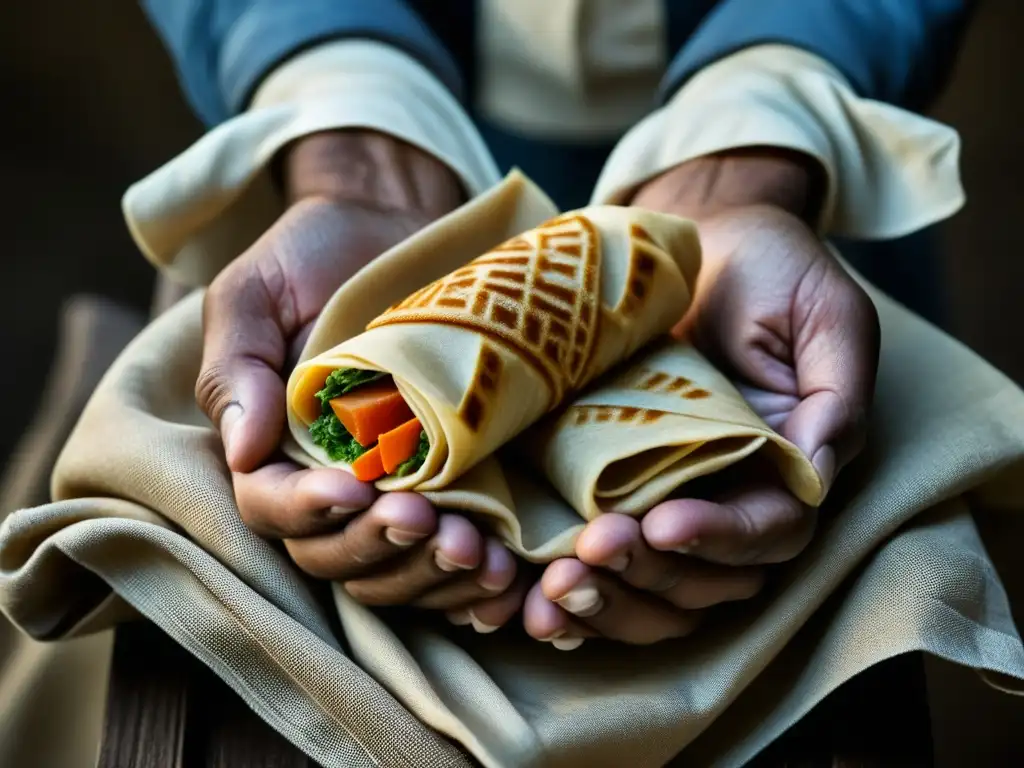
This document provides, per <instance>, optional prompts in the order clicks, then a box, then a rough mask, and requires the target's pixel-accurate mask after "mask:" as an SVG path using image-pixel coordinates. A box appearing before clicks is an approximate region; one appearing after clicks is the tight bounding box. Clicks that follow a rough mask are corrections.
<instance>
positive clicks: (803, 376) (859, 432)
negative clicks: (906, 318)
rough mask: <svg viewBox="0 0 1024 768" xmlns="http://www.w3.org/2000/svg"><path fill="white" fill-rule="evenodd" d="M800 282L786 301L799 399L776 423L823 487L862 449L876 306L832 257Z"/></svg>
mask: <svg viewBox="0 0 1024 768" xmlns="http://www.w3.org/2000/svg"><path fill="white" fill-rule="evenodd" d="M819 261H820V263H819V264H817V265H816V266H815V267H814V268H812V269H811V270H809V271H808V274H807V275H806V276H805V277H804V279H803V280H802V281H801V283H800V286H799V288H798V290H797V293H796V298H795V301H794V304H793V319H794V331H795V334H794V336H795V338H794V363H795V368H796V373H797V378H798V380H799V382H800V386H799V394H800V398H801V402H800V404H799V405H798V406H797V407H796V408H795V409H794V410H793V413H792V414H791V415H790V417H789V419H788V420H787V421H786V423H785V425H784V426H783V428H782V432H783V434H784V435H785V436H786V437H787V438H789V439H790V440H792V441H793V442H794V443H795V444H796V445H797V446H798V447H799V448H800V449H801V450H802V451H803V452H804V453H805V454H806V455H807V456H808V457H810V459H811V461H812V463H813V464H814V466H815V468H816V469H817V470H818V473H819V474H820V475H821V476H822V479H823V480H824V481H825V484H826V488H827V487H828V486H829V485H831V483H832V481H833V479H834V477H835V474H836V473H837V472H838V470H839V469H840V468H841V467H842V466H843V465H844V464H845V463H847V462H848V461H849V460H850V459H851V458H853V456H855V455H856V454H857V453H858V452H859V451H860V450H861V448H862V447H863V441H864V434H865V431H866V422H867V413H868V411H869V409H870V406H871V401H872V397H873V394H874V387H875V374H876V371H877V369H878V354H879V339H880V331H879V324H878V312H877V310H876V309H875V306H874V304H873V303H872V302H871V299H870V298H869V297H868V295H867V294H866V293H865V292H864V291H863V289H861V287H860V286H859V285H857V283H856V282H854V280H853V279H852V278H851V277H850V276H849V275H848V274H847V273H846V271H845V270H844V269H843V268H842V266H841V265H840V264H838V262H836V261H835V260H834V259H832V258H828V259H821V260H819Z"/></svg>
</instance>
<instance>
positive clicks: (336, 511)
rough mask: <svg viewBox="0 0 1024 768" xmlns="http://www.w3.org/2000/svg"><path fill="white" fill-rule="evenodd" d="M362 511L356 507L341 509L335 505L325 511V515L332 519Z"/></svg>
mask: <svg viewBox="0 0 1024 768" xmlns="http://www.w3.org/2000/svg"><path fill="white" fill-rule="evenodd" d="M362 511H363V510H362V509H360V508H358V507H341V506H338V505H335V506H333V507H331V508H330V509H328V510H327V514H328V515H331V516H332V517H348V516H349V515H354V514H355V513H356V512H362Z"/></svg>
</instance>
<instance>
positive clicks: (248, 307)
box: [196, 131, 521, 624]
mask: <svg viewBox="0 0 1024 768" xmlns="http://www.w3.org/2000/svg"><path fill="white" fill-rule="evenodd" d="M280 169H281V171H282V180H283V182H284V188H285V192H286V195H287V199H288V202H289V207H288V209H287V210H286V211H285V213H284V214H283V215H282V216H281V218H280V219H279V220H278V221H277V222H276V223H275V224H274V225H273V226H272V227H271V228H270V229H269V230H268V231H267V232H266V233H265V234H264V235H263V237H261V238H260V239H259V240H258V241H257V242H256V243H254V244H253V245H252V247H251V248H250V249H249V250H248V251H247V252H246V253H244V254H242V255H241V256H239V257H238V258H237V259H235V261H233V262H232V263H231V264H230V265H229V266H228V267H227V268H225V270H224V271H223V272H222V273H221V274H220V275H218V277H217V278H216V280H214V282H213V283H212V284H211V285H210V288H209V291H208V292H207V295H206V300H205V304H204V312H203V320H204V341H203V362H202V369H201V373H200V375H199V379H198V383H197V385H196V397H197V400H198V402H199V405H200V406H201V407H202V409H203V410H204V411H205V412H206V413H207V415H208V416H209V417H210V419H211V420H212V421H213V422H214V423H215V424H217V425H218V427H219V429H220V432H221V436H222V438H223V441H224V448H225V453H226V457H227V462H228V466H229V467H230V469H231V471H232V477H233V482H234V488H235V496H236V499H237V502H238V506H239V510H240V512H241V515H242V518H243V520H244V521H245V522H246V523H247V524H248V525H249V526H250V527H251V528H252V529H253V530H255V531H256V532H257V533H259V534H261V535H263V536H266V537H268V538H280V539H284V540H285V545H286V547H287V548H288V551H289V552H290V554H291V556H292V557H293V559H294V560H295V562H296V564H297V565H298V566H299V567H300V568H302V569H303V570H305V571H306V572H308V573H310V574H311V575H313V576H316V577H321V578H325V579H335V580H339V581H342V582H344V583H345V584H346V587H347V588H348V590H349V592H350V593H351V594H353V595H354V596H355V597H356V598H357V599H359V600H362V601H364V602H367V603H373V604H378V605H380V604H398V603H411V604H414V605H420V606H424V607H431V608H441V609H464V608H466V607H467V606H470V605H472V604H474V602H475V601H477V600H480V599H488V602H487V603H486V604H484V605H481V606H479V610H480V617H479V621H484V622H487V623H493V624H501V623H504V621H505V620H506V619H507V617H508V616H509V615H511V614H512V613H514V612H515V610H517V608H518V605H519V604H520V603H521V595H520V596H519V597H516V596H515V595H514V594H510V595H509V596H505V595H504V593H505V592H506V590H507V588H508V586H509V585H510V584H511V583H512V582H513V579H514V577H515V572H516V563H515V560H514V559H513V558H512V556H511V555H510V554H509V552H508V551H507V550H506V549H505V548H504V547H503V546H501V545H500V544H499V543H498V542H496V541H494V540H489V539H488V540H485V539H484V537H483V536H482V535H481V534H480V533H479V532H478V531H477V530H476V528H475V527H474V526H473V525H472V524H470V523H469V522H468V521H466V520H465V519H464V518H462V517H460V516H457V515H444V514H442V515H439V514H438V513H437V512H436V511H435V510H434V509H433V508H432V507H431V505H430V504H429V503H427V501H426V500H425V499H423V498H422V497H420V496H418V495H416V494H387V495H384V496H380V497H378V495H377V493H376V491H375V489H374V488H373V486H371V485H367V484H364V483H360V482H359V481H357V480H356V479H355V478H354V477H353V476H352V475H350V474H349V473H347V472H343V471H339V470H335V469H302V468H300V467H298V466H296V465H295V464H292V463H290V462H288V461H284V460H281V459H280V457H278V456H277V455H276V448H277V445H278V444H279V441H280V438H281V436H282V431H283V429H284V428H285V382H284V380H285V378H286V376H287V371H288V370H289V368H290V367H291V365H292V364H294V362H295V357H296V356H297V354H298V352H299V351H300V349H301V346H302V343H303V341H304V340H305V338H306V336H307V334H308V332H309V329H310V328H311V326H312V324H313V322H314V321H315V320H316V318H317V316H318V315H319V313H320V311H321V310H322V309H323V307H324V305H325V304H326V302H327V300H328V299H329V298H330V297H331V295H332V294H333V293H334V291H335V290H336V289H337V288H338V286H340V285H341V284H342V283H343V282H344V281H345V280H347V279H348V278H349V277H350V276H351V275H353V274H354V273H355V272H356V271H357V270H358V269H360V268H361V267H362V266H364V265H365V264H366V263H368V262H369V261H370V260H372V259H373V258H375V257H376V256H378V255H379V254H380V253H382V252H383V251H385V250H387V249H388V248H390V247H391V246H393V245H395V244H396V243H398V242H400V241H401V240H403V239H405V238H406V237H408V236H409V235H411V234H413V233H414V232H416V231H417V230H419V229H420V228H422V227H423V226H425V225H427V224H428V223H430V222H431V221H433V220H434V219H436V218H438V217H439V216H441V215H443V214H445V213H447V212H448V211H450V210H452V209H453V208H454V207H456V206H457V205H458V204H459V203H460V202H461V199H462V195H463V193H462V190H461V187H460V185H459V182H458V180H457V179H456V177H455V176H454V174H452V172H451V171H450V170H449V169H448V168H447V167H446V166H444V165H443V164H441V163H440V162H438V161H437V160H435V159H434V158H433V157H431V156H429V155H427V154H426V153H424V152H422V151H420V150H418V149H416V148H414V147H412V146H410V145H408V144H405V143H403V142H400V141H398V140H395V139H393V138H391V137H388V136H385V135H383V134H377V133H372V132H365V131H344V132H332V133H324V134H316V135H313V136H309V137H307V138H305V139H301V140H299V141H297V142H296V143H295V144H294V145H292V147H291V148H289V149H288V150H286V152H285V153H284V155H283V156H282V158H281V164H280ZM364 510H365V511H364ZM496 595H498V596H499V597H497V598H495V597H494V596H496Z"/></svg>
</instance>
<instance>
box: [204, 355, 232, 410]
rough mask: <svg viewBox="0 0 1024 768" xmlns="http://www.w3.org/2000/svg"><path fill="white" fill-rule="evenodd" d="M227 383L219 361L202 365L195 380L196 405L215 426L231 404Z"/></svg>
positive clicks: (230, 394) (226, 374) (229, 386)
mask: <svg viewBox="0 0 1024 768" xmlns="http://www.w3.org/2000/svg"><path fill="white" fill-rule="evenodd" d="M229 381H230V379H229V374H228V370H227V367H226V366H225V365H224V364H223V363H221V362H219V361H214V362H212V363H209V364H207V365H204V366H203V368H202V370H201V371H200V372H199V376H198V377H197V378H196V389H195V396H196V404H197V405H198V406H199V407H200V408H201V409H202V411H203V412H204V413H205V414H206V415H207V416H208V417H209V418H210V420H211V421H212V422H213V423H214V424H217V425H219V424H220V417H221V415H222V414H223V413H224V409H225V408H227V407H228V406H229V405H230V404H231V403H232V393H231V385H230V384H229Z"/></svg>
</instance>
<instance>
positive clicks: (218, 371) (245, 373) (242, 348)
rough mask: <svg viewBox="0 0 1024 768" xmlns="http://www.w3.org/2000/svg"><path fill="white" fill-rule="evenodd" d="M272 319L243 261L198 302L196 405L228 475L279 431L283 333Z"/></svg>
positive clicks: (264, 291)
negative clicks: (211, 427)
mask: <svg viewBox="0 0 1024 768" xmlns="http://www.w3.org/2000/svg"><path fill="white" fill-rule="evenodd" d="M254 247H255V246H254ZM278 315H279V308H278V307H276V306H275V303H274V301H273V300H272V298H271V294H270V292H269V290H268V288H267V286H266V284H265V282H264V279H263V277H262V274H261V272H260V270H259V269H257V267H256V266H255V264H254V262H253V260H252V259H245V257H243V259H241V260H239V261H238V262H236V263H234V264H232V265H231V266H229V267H228V268H227V269H225V270H224V272H223V273H222V274H221V275H220V276H218V278H217V279H216V280H215V281H214V282H213V283H212V284H211V286H210V289H209V290H208V291H207V293H206V297H205V299H204V302H203V360H202V365H201V367H200V372H199V377H198V379H197V380H196V402H197V403H198V404H199V407H200V408H201V409H202V410H203V411H204V412H205V413H206V415H207V416H208V417H209V418H210V420H211V421H213V423H214V424H215V425H217V427H218V428H219V429H220V433H221V438H222V439H223V441H224V451H225V455H226V457H227V462H228V466H229V467H230V468H231V469H232V471H235V472H248V471H251V470H253V469H255V468H256V467H257V466H258V465H259V464H260V463H261V462H262V461H264V460H265V459H266V458H267V457H269V456H270V454H271V453H272V452H273V451H274V450H275V449H276V447H277V445H278V442H279V441H280V437H281V432H282V430H283V428H284V422H285V394H284V382H283V381H282V380H281V375H280V370H281V367H282V365H283V363H284V356H285V339H286V335H285V329H283V327H282V325H281V323H280V321H279V319H278Z"/></svg>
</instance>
